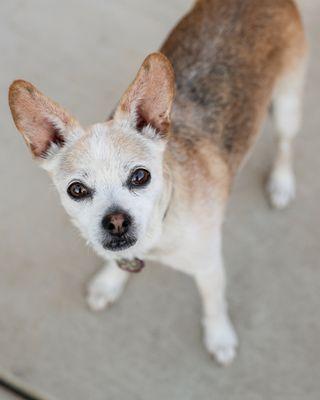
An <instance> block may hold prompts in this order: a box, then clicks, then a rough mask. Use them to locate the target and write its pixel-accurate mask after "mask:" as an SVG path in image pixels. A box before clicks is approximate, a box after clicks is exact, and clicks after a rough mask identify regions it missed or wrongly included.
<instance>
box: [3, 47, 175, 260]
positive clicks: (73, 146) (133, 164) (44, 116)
mask: <svg viewBox="0 0 320 400" xmlns="http://www.w3.org/2000/svg"><path fill="white" fill-rule="evenodd" d="M173 95H174V74H173V70H172V67H171V64H170V62H169V61H168V60H167V59H166V57H165V56H163V55H162V54H160V53H154V54H151V55H150V56H148V57H147V58H146V60H145V61H144V62H143V64H142V66H141V68H140V70H139V72H138V74H137V76H136V78H135V80H134V82H133V83H132V84H131V85H130V86H129V88H128V89H127V91H126V92H125V93H124V95H123V96H122V98H121V100H120V103H119V105H118V107H117V109H116V111H115V113H114V115H113V118H112V119H110V120H109V121H107V122H105V123H98V124H95V125H92V126H90V127H89V128H88V129H83V128H82V127H81V126H80V124H79V123H78V122H77V121H76V120H75V119H74V118H73V117H71V116H70V115H69V114H68V113H67V112H66V111H65V110H64V109H63V108H61V107H60V106H59V105H58V104H56V103H54V102H53V101H51V100H50V99H48V98H47V97H46V96H44V95H43V94H42V93H40V92H39V91H38V90H37V89H36V88H35V87H34V86H33V85H31V84H30V83H28V82H25V81H22V80H18V81H15V82H13V84H12V85H11V87H10V90H9V104H10V108H11V111H12V115H13V118H14V121H15V124H16V126H17V128H18V130H19V131H20V132H21V133H22V135H23V137H24V139H25V141H26V143H27V145H28V146H29V148H30V150H31V152H32V154H33V155H34V157H35V158H36V159H37V160H38V161H39V163H40V164H41V166H42V167H43V168H45V169H46V170H48V171H49V173H50V175H51V176H52V179H53V181H54V184H55V186H56V187H57V189H58V192H59V194H60V197H61V200H62V203H63V205H64V207H65V209H66V211H67V212H68V214H69V215H70V216H71V218H72V220H73V221H74V223H75V224H76V225H77V226H78V227H79V229H80V231H81V232H82V234H83V236H84V237H85V238H86V239H87V240H88V242H89V243H91V244H92V245H93V246H94V247H95V248H96V250H98V252H100V253H103V254H105V253H106V252H108V253H109V255H111V254H124V255H127V254H134V252H131V251H132V249H134V248H136V249H143V247H144V245H143V242H144V241H145V240H148V235H149V236H150V232H151V231H152V225H153V219H154V217H155V214H156V213H157V209H158V206H159V202H161V197H162V193H163V190H164V171H163V153H164V149H165V144H166V141H167V138H168V134H169V128H170V112H171V106H172V101H173ZM149 239H150V238H149ZM129 248H130V249H131V250H130V251H129V252H128V250H127V249H129ZM119 252H120V253H119Z"/></svg>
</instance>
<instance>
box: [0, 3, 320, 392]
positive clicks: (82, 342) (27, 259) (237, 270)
mask: <svg viewBox="0 0 320 400" xmlns="http://www.w3.org/2000/svg"><path fill="white" fill-rule="evenodd" d="M189 4H190V1H189V0H162V1H157V0H130V1H129V0H109V1H107V0H106V1H100V0H94V1H90V2H89V1H84V0H81V1H76V0H68V1H65V2H62V1H61V2H56V1H53V0H52V1H49V0H31V1H28V2H27V1H22V0H11V1H10V2H9V1H6V2H1V5H0V54H1V61H0V65H1V76H0V88H1V98H0V101H1V103H0V121H1V139H0V140H1V142H0V143H1V146H0V174H1V201H0V221H1V222H0V233H1V241H0V263H1V264H0V268H1V279H0V366H1V368H2V369H3V370H5V371H7V372H8V373H10V374H13V376H14V377H15V378H16V379H18V380H19V382H22V383H25V384H28V385H29V386H32V387H34V388H36V389H37V390H39V391H41V392H42V393H45V394H47V395H48V396H50V398H53V399H54V398H55V399H68V400H85V399H92V400H105V399H117V400H121V399H128V398H130V399H137V400H138V399H141V400H146V399H152V400H157V399H175V400H179V399H184V400H191V399H209V398H210V399H211V398H215V399H223V400H229V399H230V400H231V399H232V400H235V399H236V400H244V399H245V400H251V399H252V400H255V399H257V400H258V399H282V400H283V399H290V400H292V399H302V398H303V399H308V400H309V399H310V400H311V399H314V400H315V399H318V398H319V395H320V379H319V378H320V372H319V371H320V346H319V336H320V318H319V309H320V265H319V238H320V217H319V207H318V198H319V195H320V180H319V171H320V157H319V148H320V135H319V124H320V113H319V89H320V58H319V56H320V46H319V43H320V24H319V15H320V3H319V1H317V0H301V1H300V4H301V7H302V11H303V15H304V19H305V24H306V27H307V31H308V33H309V36H310V42H311V49H312V52H311V63H310V68H309V74H308V83H307V90H306V101H305V118H304V127H303V132H302V133H301V135H300V136H299V138H298V139H297V141H296V171H297V176H298V182H299V185H298V193H297V199H296V201H295V202H294V203H293V204H292V206H291V207H290V208H289V209H288V210H286V211H283V212H274V211H271V210H270V209H269V207H268V204H267V202H266V199H265V197H264V193H263V190H262V187H263V180H264V178H265V176H266V173H267V171H268V168H269V166H270V162H271V157H272V154H273V149H274V147H273V142H272V129H273V128H272V125H271V124H270V122H269V121H268V122H267V124H266V128H265V130H264V134H263V135H262V137H261V140H260V141H259V143H258V144H257V146H256V151H255V152H254V154H253V156H252V157H251V160H250V162H249V163H248V165H247V166H246V168H245V169H244V170H243V171H242V174H241V176H240V177H239V179H238V180H237V183H236V186H235V189H234V192H233V196H232V200H231V203H230V207H229V210H228V215H227V221H226V226H225V244H224V252H225V258H226V264H227V272H228V278H229V288H228V297H229V301H230V310H231V315H232V318H233V320H234V322H235V325H236V327H237V330H238V333H239V336H240V341H241V342H240V343H241V345H240V351H239V356H238V358H237V359H236V361H235V363H234V364H233V365H232V366H231V367H230V368H228V369H222V368H219V367H218V366H217V365H216V364H214V363H213V362H212V361H211V359H210V358H209V357H208V356H207V354H206V353H205V350H204V348H203V346H202V343H201V330H200V303H199V298H198V295H197V292H196V289H195V286H194V284H193V282H191V280H190V279H189V278H188V277H186V276H184V275H181V274H179V273H177V272H174V271H171V270H169V269H166V268H164V267H159V266H158V265H154V264H153V265H150V266H149V267H148V268H146V269H145V270H144V271H143V273H141V274H139V275H138V276H135V277H133V279H132V280H131V282H130V284H129V285H128V288H127V291H126V293H125V295H124V296H123V298H122V299H121V301H120V302H119V303H118V304H116V305H114V306H113V307H112V308H111V309H110V310H108V311H106V312H104V313H102V314H93V313H91V312H90V311H89V310H88V309H87V307H86V304H85V302H84V296H83V294H84V287H85V283H86V282H87V281H88V279H89V278H90V276H91V275H92V274H93V273H94V271H95V270H96V269H97V268H98V267H99V265H100V264H101V261H100V260H99V259H98V258H97V257H96V256H95V255H94V254H93V252H92V251H91V250H90V249H88V248H86V246H85V245H84V243H83V241H82V240H81V239H80V238H79V236H78V233H77V232H76V230H75V229H74V228H73V227H72V226H71V224H70V223H69V221H68V219H67V217H66V215H65V214H64V211H63V210H62V207H61V206H60V204H59V201H58V197H57V195H56V193H55V191H54V189H53V188H52V186H51V184H50V181H49V178H48V177H47V176H46V175H45V173H44V172H42V171H41V170H39V169H38V168H37V166H36V165H35V164H34V163H32V161H31V158H30V156H29V154H28V152H27V149H26V147H25V145H24V143H23V141H22V140H21V138H20V137H19V135H18V133H17V132H16V130H15V128H14V126H13V123H12V121H11V117H10V114H9V110H8V106H7V98H6V97H7V88H8V85H9V84H10V82H11V81H12V80H13V79H16V78H24V79H27V80H30V81H31V82H33V83H34V84H36V85H37V86H38V87H39V88H41V90H42V91H44V92H45V93H46V94H48V95H50V96H51V97H52V98H54V99H56V100H57V101H59V102H60V103H61V104H63V105H64V106H65V107H66V108H68V109H69V110H71V111H72V113H73V114H75V115H76V116H78V117H79V118H80V120H81V121H82V122H83V123H84V124H87V123H91V122H96V121H99V120H103V119H104V117H106V116H107V115H108V113H109V112H110V110H111V109H112V107H113V105H114V104H115V102H116V101H117V100H118V98H119V96H120V95H121V93H122V91H123V90H124V89H125V87H126V86H127V84H128V82H129V81H130V80H131V79H132V77H133V76H134V74H135V72H136V70H137V67H138V65H139V64H140V62H141V61H142V59H143V58H144V57H145V55H146V54H147V53H148V52H151V51H153V50H155V49H157V48H158V47H159V45H160V43H161V42H162V40H163V39H164V37H165V36H166V34H167V32H168V31H169V29H170V28H171V27H172V26H173V25H174V23H175V21H176V20H177V19H178V18H179V17H180V16H181V15H182V14H183V12H184V11H185V10H187V9H188V6H189ZM0 397H1V398H5V397H4V395H2V393H1V392H0Z"/></svg>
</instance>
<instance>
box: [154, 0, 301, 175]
mask: <svg viewBox="0 0 320 400" xmlns="http://www.w3.org/2000/svg"><path fill="white" fill-rule="evenodd" d="M305 47H306V46H305V38H304V35H303V29H302V25H301V21H300V17H299V13H298V11H297V9H296V7H295V4H294V3H293V1H291V0H241V1H239V0H199V1H197V3H196V4H195V6H194V8H193V9H192V10H191V11H190V13H189V14H187V15H186V16H185V17H184V18H183V19H182V21H181V22H180V23H179V24H178V25H177V27H176V28H175V29H174V30H173V32H172V33H171V34H170V36H169V37H168V39H167V41H166V42H165V44H164V45H163V47H162V49H161V51H162V52H163V53H164V54H165V55H166V56H167V57H168V58H169V60H170V61H171V63H172V64H173V67H174V71H175V75H176V86H177V93H176V99H175V102H174V106H173V115H172V128H173V131H174V134H175V135H178V136H181V137H184V138H185V139H184V140H185V141H186V140H188V141H189V142H192V145H191V147H194V149H196V148H197V147H198V146H199V145H200V143H201V142H202V141H201V140H199V137H208V138H211V147H212V146H215V147H217V148H218V149H219V150H220V153H221V155H222V156H223V159H224V160H225V161H226V162H227V164H228V165H229V168H230V171H231V173H232V174H234V173H235V171H236V170H237V169H238V166H239V165H240V163H241V161H242V160H243V158H244V156H245V154H246V153H247V152H248V150H249V149H250V147H251V146H252V144H253V142H254V140H255V138H256V135H257V133H258V131H259V128H260V125H261V122H262V119H263V117H264V116H265V114H266V111H267V108H268V105H269V103H270V100H271V95H272V91H273V87H274V85H275V83H276V81H277V79H278V78H279V77H280V76H281V74H282V73H283V71H285V70H286V69H288V68H290V65H292V64H293V63H295V61H296V60H297V58H299V57H302V56H303V54H304V52H305ZM181 140H182V139H181ZM208 143H209V144H208V145H209V146H210V141H209V142H208ZM195 152H196V150H195Z"/></svg>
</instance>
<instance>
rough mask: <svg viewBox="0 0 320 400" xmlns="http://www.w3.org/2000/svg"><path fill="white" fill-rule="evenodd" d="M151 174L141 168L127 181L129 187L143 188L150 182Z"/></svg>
mask: <svg viewBox="0 0 320 400" xmlns="http://www.w3.org/2000/svg"><path fill="white" fill-rule="evenodd" d="M150 179H151V174H150V172H149V171H147V170H146V169H143V168H139V169H136V170H135V171H134V172H133V173H132V175H131V177H130V180H129V183H130V186H132V187H137V186H145V185H146V184H148V183H149V182H150Z"/></svg>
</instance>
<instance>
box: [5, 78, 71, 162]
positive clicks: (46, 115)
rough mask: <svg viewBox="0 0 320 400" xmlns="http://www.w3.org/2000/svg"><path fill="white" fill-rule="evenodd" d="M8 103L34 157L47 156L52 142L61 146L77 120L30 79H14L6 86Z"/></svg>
mask: <svg viewBox="0 0 320 400" xmlns="http://www.w3.org/2000/svg"><path fill="white" fill-rule="evenodd" d="M9 105H10V109H11V113H12V116H13V119H14V122H15V124H16V127H17V128H18V130H19V131H20V132H21V134H22V135H23V137H24V139H25V141H26V143H27V145H28V146H29V148H30V150H31V152H32V154H33V155H34V156H35V157H36V158H46V155H47V151H48V150H49V148H50V147H51V146H52V145H53V144H55V145H56V146H59V147H61V146H63V144H64V142H65V138H66V134H67V132H68V130H69V129H70V128H71V127H72V126H74V125H76V121H75V120H74V119H73V118H72V117H71V116H70V115H69V114H68V113H67V112H66V111H65V110H64V109H63V108H62V107H60V106H59V105H58V104H56V103H55V102H53V101H52V100H50V99H48V98H47V97H46V96H44V95H43V94H42V93H41V92H39V90H37V89H36V88H35V87H34V86H33V85H32V84H31V83H29V82H26V81H23V80H17V81H14V82H13V83H12V84H11V86H10V89H9Z"/></svg>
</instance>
